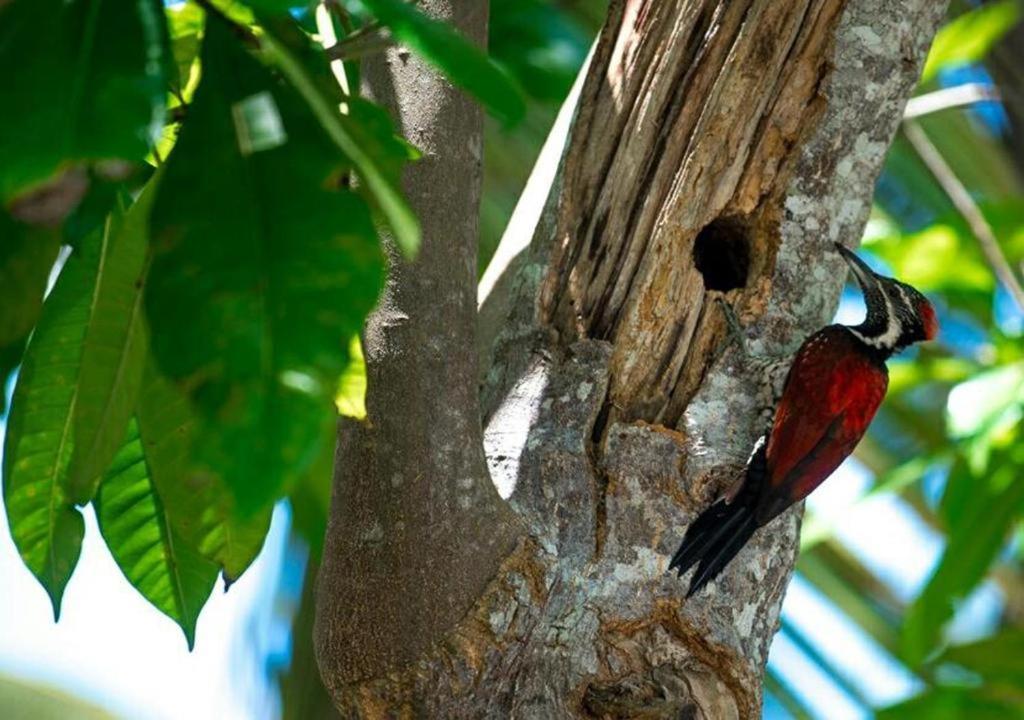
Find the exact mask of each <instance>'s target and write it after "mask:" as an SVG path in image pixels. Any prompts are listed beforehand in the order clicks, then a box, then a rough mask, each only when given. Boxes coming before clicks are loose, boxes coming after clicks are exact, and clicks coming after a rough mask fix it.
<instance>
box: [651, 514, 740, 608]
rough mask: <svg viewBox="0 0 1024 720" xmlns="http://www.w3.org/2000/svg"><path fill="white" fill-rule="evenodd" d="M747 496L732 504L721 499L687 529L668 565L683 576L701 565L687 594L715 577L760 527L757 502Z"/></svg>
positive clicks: (691, 593)
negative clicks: (755, 512)
mask: <svg viewBox="0 0 1024 720" xmlns="http://www.w3.org/2000/svg"><path fill="white" fill-rule="evenodd" d="M743 499H744V498H737V499H736V500H735V501H734V502H733V503H732V504H728V503H726V501H725V500H719V501H718V502H716V503H715V504H714V505H712V506H711V507H709V508H708V509H707V510H705V511H704V512H703V513H701V515H700V517H698V518H697V519H696V520H694V521H693V523H691V525H690V527H689V528H688V529H687V530H686V535H685V536H684V537H683V542H682V544H681V545H680V546H679V549H678V550H676V554H675V555H673V556H672V562H671V563H669V566H668V569H669V570H676V571H677V572H678V573H679V577H682V576H683V575H684V574H685V573H686V571H687V570H689V569H690V568H691V567H693V565H694V564H697V570H696V572H695V573H694V574H693V579H691V580H690V589H689V591H687V593H686V597H690V596H691V595H693V594H694V593H696V592H697V591H699V590H700V589H701V588H702V587H704V586H705V585H707V584H708V583H709V582H711V581H712V580H714V579H715V578H716V577H717V576H718V574H719V573H720V572H722V569H723V568H724V567H725V566H726V565H727V564H728V563H729V561H730V560H732V559H733V558H734V557H735V556H736V553H738V552H739V551H740V548H742V547H743V546H744V545H746V543H747V540H749V539H750V536H751V535H753V534H754V531H755V530H757V519H756V518H755V516H754V507H753V504H752V503H743Z"/></svg>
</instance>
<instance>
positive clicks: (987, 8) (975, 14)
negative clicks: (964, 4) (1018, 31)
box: [921, 0, 1021, 83]
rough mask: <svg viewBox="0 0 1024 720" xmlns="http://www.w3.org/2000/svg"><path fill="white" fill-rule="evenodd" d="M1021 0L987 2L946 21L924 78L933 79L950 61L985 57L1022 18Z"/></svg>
mask: <svg viewBox="0 0 1024 720" xmlns="http://www.w3.org/2000/svg"><path fill="white" fill-rule="evenodd" d="M1020 13H1021V8H1020V3H1019V2H1018V0H1000V1H999V2H990V3H985V4H984V5H982V6H981V7H978V8H976V9H974V10H971V11H969V12H965V13H964V14H963V15H961V16H960V17H958V18H957V19H956V20H953V21H952V22H950V23H948V24H946V26H945V27H943V28H942V29H941V30H940V31H939V32H938V33H937V34H936V35H935V40H934V41H933V42H932V47H931V50H930V51H929V52H928V59H927V60H926V61H925V64H924V70H923V71H922V72H921V82H922V83H925V82H928V81H929V80H931V79H933V78H934V77H935V75H936V74H938V72H939V70H941V69H942V68H943V67H945V66H946V65H954V64H959V63H970V62H977V61H978V60H982V59H983V58H984V57H985V56H986V55H988V51H989V50H990V49H992V47H993V46H994V45H995V44H996V43H997V42H999V40H1000V39H1001V38H1002V37H1003V36H1004V35H1005V34H1006V33H1007V32H1009V31H1010V30H1011V29H1012V28H1013V26H1014V25H1016V24H1017V23H1018V22H1020Z"/></svg>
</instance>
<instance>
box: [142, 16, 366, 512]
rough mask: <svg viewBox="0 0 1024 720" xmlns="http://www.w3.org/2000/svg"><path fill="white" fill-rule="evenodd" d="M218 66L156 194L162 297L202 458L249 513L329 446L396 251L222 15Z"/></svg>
mask: <svg viewBox="0 0 1024 720" xmlns="http://www.w3.org/2000/svg"><path fill="white" fill-rule="evenodd" d="M202 65H203V68H204V71H203V72H204V75H203V79H202V81H201V83H200V86H199V89H198V90H197V91H196V96H195V101H194V102H193V104H192V106H191V107H190V110H189V117H188V121H187V122H186V124H185V127H184V128H183V130H182V133H181V137H180V139H179V141H178V145H177V147H176V148H175V151H174V153H173V154H172V156H171V158H170V159H169V160H168V162H167V165H166V168H165V175H164V178H163V180H162V182H161V185H160V192H159V194H158V197H157V199H156V203H155V206H154V208H153V214H152V234H151V238H152V243H153V248H154V257H153V263H152V267H151V270H150V274H149V280H148V286H147V291H146V310H147V315H148V318H149V321H150V327H151V328H152V332H151V337H152V347H153V352H154V356H155V357H156V359H157V361H158V364H159V365H160V367H161V368H162V370H163V371H164V372H165V373H166V374H167V375H168V376H169V377H171V378H173V379H174V380H176V381H177V382H178V383H179V385H180V386H181V387H182V388H183V389H185V390H186V391H187V392H188V393H189V394H190V396H191V398H192V400H193V402H194V404H195V406H196V407H197V409H198V410H199V414H200V416H201V418H202V421H203V430H202V432H200V433H198V434H197V438H199V441H198V442H197V443H196V448H195V449H196V452H197V456H198V459H199V461H200V462H201V463H202V464H203V465H205V467H206V468H207V469H209V470H211V471H213V472H216V473H217V474H222V475H223V477H224V478H225V480H226V481H227V483H228V485H229V487H231V488H232V490H233V491H234V493H235V495H236V497H237V499H238V503H239V508H240V509H241V511H242V512H243V513H246V512H252V511H254V510H256V509H258V508H261V507H265V506H267V504H268V503H270V502H271V501H272V500H273V499H274V498H276V497H277V496H278V495H279V494H280V492H281V490H282V488H283V487H284V484H285V481H286V479H287V478H294V477H296V476H298V475H299V474H301V473H302V472H303V470H304V469H305V468H306V467H308V465H309V464H310V463H312V461H313V460H314V459H315V458H316V456H317V452H318V451H319V446H320V433H319V428H320V427H321V425H322V421H323V418H324V417H326V416H327V415H329V414H333V413H334V409H333V407H332V405H331V401H332V399H333V394H334V388H335V386H336V383H337V379H338V376H339V375H340V374H341V372H342V370H343V369H344V368H345V364H346V360H347V348H346V343H347V342H348V339H349V338H350V337H351V336H352V335H353V334H355V333H356V332H357V331H358V330H359V328H360V327H361V325H362V322H363V319H364V317H365V316H366V313H367V312H368V311H369V310H370V309H371V308H372V306H373V304H374V302H375V301H376V297H377V293H378V292H379V289H380V287H381V283H382V279H383V258H382V254H381V251H380V246H379V243H378V241H377V237H376V233H375V231H374V228H373V224H372V222H371V219H370V214H369V210H368V208H367V206H366V204H365V202H364V201H363V200H362V199H361V198H360V197H359V196H358V195H356V194H354V193H352V192H348V191H345V190H331V189H328V187H329V184H330V183H331V180H332V177H333V174H334V173H335V172H336V170H337V168H338V167H339V166H340V165H342V164H344V162H345V161H344V158H342V157H341V156H340V155H339V153H338V152H337V150H336V149H335V148H334V146H333V145H332V144H331V143H330V141H329V139H328V138H327V136H326V135H325V134H324V132H323V130H322V129H321V128H320V126H319V125H318V124H317V122H316V120H315V119H314V118H313V117H312V116H311V115H310V114H309V113H308V111H307V109H306V108H305V105H304V104H303V102H302V100H301V99H300V98H298V97H297V96H296V95H295V94H294V93H293V92H292V91H291V90H290V89H289V88H288V87H287V86H286V85H284V84H282V83H279V82H277V81H275V79H274V78H273V77H272V76H271V75H270V74H269V72H268V71H266V70H265V69H264V68H263V67H262V66H261V65H260V64H259V63H258V62H257V61H255V60H254V59H253V58H252V57H250V56H249V55H248V54H247V53H246V52H245V51H244V50H243V49H242V47H241V46H240V45H239V44H238V42H237V40H236V39H235V38H234V37H233V36H232V34H231V32H230V30H228V29H227V28H226V27H225V26H224V25H223V23H221V22H220V21H219V20H218V21H215V20H213V19H211V21H210V22H209V23H208V26H207V33H206V38H205V41H204V47H203V56H202ZM211 167H216V168H217V172H216V173H211V172H210V168H211Z"/></svg>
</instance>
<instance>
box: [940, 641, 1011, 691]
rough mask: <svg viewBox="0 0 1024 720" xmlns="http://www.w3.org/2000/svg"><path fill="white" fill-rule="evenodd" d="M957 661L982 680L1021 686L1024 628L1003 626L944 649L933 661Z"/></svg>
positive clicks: (988, 682)
mask: <svg viewBox="0 0 1024 720" xmlns="http://www.w3.org/2000/svg"><path fill="white" fill-rule="evenodd" d="M947 662H951V663H956V664H957V665H960V666H961V667H963V668H966V669H967V670H970V671H971V672H974V673H977V674H978V675H980V676H981V677H982V679H983V680H984V682H985V683H986V684H988V685H991V684H996V683H998V684H1005V685H1007V686H1009V687H1016V688H1020V687H1024V630H1021V629H1019V628H1003V629H1002V630H1000V631H999V632H998V633H997V634H995V635H992V636H991V637H987V638H984V639H983V640H978V641H977V642H972V643H967V644H965V645H955V646H953V647H950V648H947V649H946V651H945V652H943V653H942V655H940V656H939V657H938V658H937V659H936V660H935V664H936V665H938V664H941V663H947Z"/></svg>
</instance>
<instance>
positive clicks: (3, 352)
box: [0, 340, 25, 416]
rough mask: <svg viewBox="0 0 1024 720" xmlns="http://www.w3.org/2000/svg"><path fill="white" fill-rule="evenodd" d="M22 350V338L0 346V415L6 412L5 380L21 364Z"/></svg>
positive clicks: (23, 346) (23, 350)
mask: <svg viewBox="0 0 1024 720" xmlns="http://www.w3.org/2000/svg"><path fill="white" fill-rule="evenodd" d="M24 352H25V341H24V340H19V341H17V342H14V343H11V344H10V345H6V346H4V347H2V348H0V416H2V415H6V414H7V381H8V380H9V379H10V377H11V375H12V374H14V371H15V370H17V369H18V366H19V365H21V356H22V355H23V354H24Z"/></svg>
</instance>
